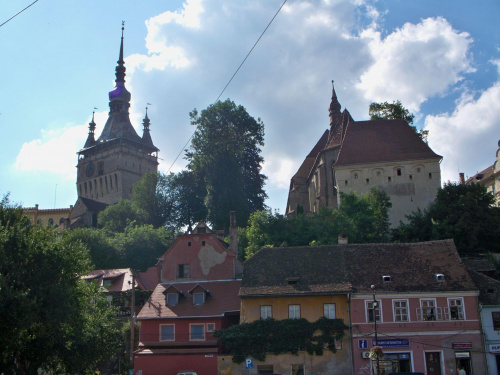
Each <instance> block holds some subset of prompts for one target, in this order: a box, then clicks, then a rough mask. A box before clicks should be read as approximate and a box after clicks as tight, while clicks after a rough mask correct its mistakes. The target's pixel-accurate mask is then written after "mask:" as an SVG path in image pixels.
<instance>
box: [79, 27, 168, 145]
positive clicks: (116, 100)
mask: <svg viewBox="0 0 500 375" xmlns="http://www.w3.org/2000/svg"><path fill="white" fill-rule="evenodd" d="M123 30H124V28H123V27H122V37H121V43H120V54H119V58H118V61H117V66H116V68H115V71H116V73H115V76H116V79H115V82H116V86H115V88H114V89H113V90H112V91H110V92H109V114H108V120H107V121H106V124H105V125H104V129H103V130H102V133H101V135H100V137H99V138H98V139H97V141H95V142H92V141H93V134H92V137H91V136H90V133H89V138H88V139H87V142H86V143H85V146H84V149H83V150H82V151H84V150H86V149H88V148H90V147H93V146H96V145H98V144H100V143H104V142H109V141H113V140H117V139H120V140H126V141H131V142H134V143H137V144H139V145H141V146H145V149H146V150H148V151H150V152H155V151H158V149H157V148H156V147H155V146H154V145H153V141H152V140H151V136H150V135H149V122H148V124H147V129H146V128H145V129H144V133H145V134H144V136H143V137H142V138H141V137H140V136H139V135H138V134H137V132H136V131H135V129H134V127H133V126H132V123H131V122H130V116H129V108H130V97H131V95H130V92H129V91H128V90H127V89H126V87H125V75H126V74H125V71H126V68H125V61H124V60H123ZM146 117H147V116H146ZM148 121H149V119H148ZM92 122H93V121H92ZM94 127H95V124H94ZM92 133H93V131H92ZM146 133H147V134H146Z"/></svg>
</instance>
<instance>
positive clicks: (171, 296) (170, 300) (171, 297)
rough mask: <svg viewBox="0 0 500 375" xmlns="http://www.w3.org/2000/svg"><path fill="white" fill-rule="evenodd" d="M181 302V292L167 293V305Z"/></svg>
mask: <svg viewBox="0 0 500 375" xmlns="http://www.w3.org/2000/svg"><path fill="white" fill-rule="evenodd" d="M178 304H179V294H178V293H167V305H169V306H176V305H178Z"/></svg>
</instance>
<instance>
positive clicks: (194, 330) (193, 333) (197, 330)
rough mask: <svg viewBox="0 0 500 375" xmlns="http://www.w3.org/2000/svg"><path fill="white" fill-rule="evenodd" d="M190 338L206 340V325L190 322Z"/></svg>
mask: <svg viewBox="0 0 500 375" xmlns="http://www.w3.org/2000/svg"><path fill="white" fill-rule="evenodd" d="M189 339H190V340H205V325H204V324H190V325H189Z"/></svg>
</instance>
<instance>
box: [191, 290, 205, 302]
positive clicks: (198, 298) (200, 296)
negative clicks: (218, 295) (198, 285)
mask: <svg viewBox="0 0 500 375" xmlns="http://www.w3.org/2000/svg"><path fill="white" fill-rule="evenodd" d="M204 303H205V293H203V292H201V293H194V294H193V305H203V304H204Z"/></svg>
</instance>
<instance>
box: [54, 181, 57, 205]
mask: <svg viewBox="0 0 500 375" xmlns="http://www.w3.org/2000/svg"><path fill="white" fill-rule="evenodd" d="M56 201H57V184H56V189H55V191H54V208H56Z"/></svg>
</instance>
